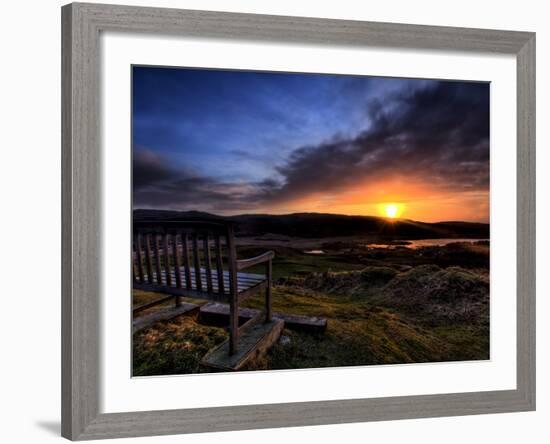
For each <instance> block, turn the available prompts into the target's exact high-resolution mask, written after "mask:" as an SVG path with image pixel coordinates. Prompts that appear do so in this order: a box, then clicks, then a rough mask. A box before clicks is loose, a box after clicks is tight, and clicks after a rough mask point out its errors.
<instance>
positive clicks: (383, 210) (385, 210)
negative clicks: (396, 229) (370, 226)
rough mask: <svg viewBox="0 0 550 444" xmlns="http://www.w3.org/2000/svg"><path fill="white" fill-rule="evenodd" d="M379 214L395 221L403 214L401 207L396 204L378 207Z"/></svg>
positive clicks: (385, 204)
mask: <svg viewBox="0 0 550 444" xmlns="http://www.w3.org/2000/svg"><path fill="white" fill-rule="evenodd" d="M379 211H380V214H381V215H382V216H384V217H387V218H388V219H396V218H398V217H399V216H401V213H403V205H401V204H398V203H384V204H381V205H379Z"/></svg>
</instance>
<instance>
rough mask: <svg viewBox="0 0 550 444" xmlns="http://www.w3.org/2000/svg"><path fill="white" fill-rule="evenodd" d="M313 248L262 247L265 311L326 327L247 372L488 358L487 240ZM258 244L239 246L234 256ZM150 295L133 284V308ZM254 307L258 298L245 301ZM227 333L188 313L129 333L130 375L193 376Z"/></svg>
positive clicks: (289, 335)
mask: <svg viewBox="0 0 550 444" xmlns="http://www.w3.org/2000/svg"><path fill="white" fill-rule="evenodd" d="M319 248H321V249H322V251H323V254H307V253H304V251H303V250H298V249H295V248H291V247H289V246H285V245H275V246H270V247H269V249H272V250H274V251H275V254H276V256H275V260H274V263H273V272H274V287H273V310H274V311H276V312H282V313H289V314H302V315H307V316H321V317H325V318H327V320H328V324H327V330H326V332H325V333H323V334H310V333H298V332H295V331H291V330H288V329H285V330H284V331H283V335H282V337H281V340H280V341H279V343H278V344H277V345H275V346H274V347H273V348H272V349H271V350H270V351H269V353H268V354H267V356H265V357H264V358H262V359H261V360H257V361H256V362H253V363H251V364H250V365H249V366H248V368H247V369H248V370H257V369H289V368H311V367H335V366H352V365H378V364H402V363H415V362H417V363H418V362H439V361H461V360H483V359H489V246H488V243H487V242H478V243H475V244H471V243H468V244H466V243H462V244H450V245H447V246H444V247H443V246H442V247H425V248H420V249H410V248H405V247H396V248H369V247H367V246H364V245H362V244H361V243H360V242H353V241H346V242H338V241H330V242H321V243H320V244H319ZM265 250H266V247H265V246H264V245H250V244H249V245H240V246H239V250H238V255H239V257H242V258H244V257H250V256H254V255H255V254H257V253H260V252H263V251H265ZM252 271H257V272H261V269H258V270H252ZM158 297H159V295H158V294H154V293H146V292H141V291H138V290H135V291H134V304H135V305H139V304H142V303H144V302H147V301H150V300H153V299H155V298H158ZM194 302H197V301H194ZM262 304H263V299H262V296H261V295H258V296H257V297H255V298H253V299H251V300H249V301H247V303H246V304H245V305H246V306H248V307H252V308H261V307H262ZM226 337H227V333H226V331H225V330H224V329H223V328H217V327H210V326H205V325H201V324H199V323H198V322H197V319H196V315H185V316H180V317H179V318H176V319H175V320H172V321H166V322H159V323H157V324H155V325H153V326H152V327H150V328H148V329H146V330H142V331H140V332H138V333H136V334H135V335H134V344H133V363H134V368H133V373H134V375H135V376H145V375H160V374H182V373H196V372H201V371H203V369H202V368H200V366H199V362H200V360H201V358H202V357H203V356H204V354H205V353H206V352H207V351H208V350H209V349H210V348H212V347H213V346H215V345H217V344H219V343H221V342H222V341H223V340H224V339H225V338H226Z"/></svg>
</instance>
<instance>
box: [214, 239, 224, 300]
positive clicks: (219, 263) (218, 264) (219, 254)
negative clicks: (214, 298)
mask: <svg viewBox="0 0 550 444" xmlns="http://www.w3.org/2000/svg"><path fill="white" fill-rule="evenodd" d="M214 244H215V247H216V272H217V273H218V293H219V294H223V292H224V291H225V288H224V283H223V256H222V254H223V252H222V242H221V239H220V235H219V234H216V235H214Z"/></svg>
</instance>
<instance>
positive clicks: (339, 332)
mask: <svg viewBox="0 0 550 444" xmlns="http://www.w3.org/2000/svg"><path fill="white" fill-rule="evenodd" d="M62 23H63V41H62V43H63V47H62V49H63V118H62V122H63V236H62V238H63V326H62V350H63V366H62V367H63V368H62V372H63V375H62V379H63V384H62V385H63V393H62V401H63V411H62V433H63V435H64V436H65V437H67V438H70V439H97V438H111V437H129V436H144V435H154V434H169V433H193V432H203V431H223V430H240V429H252V428H265V427H285V426H299V425H314V424H329V423H345V422H360V421H371V420H385V419H400V418H419V417H433V416H448V415H465V414H479V413H495V412H509V411H525V410H533V409H534V408H535V262H534V261H535V185H534V184H535V176H534V175H535V154H534V153H535V139H534V134H535V132H534V122H535V71H534V64H535V36H534V34H533V33H526V32H513V31H494V30H479V29H466V28H448V27H430V26H419V25H397V24H387V23H370V22H354V21H341V20H327V19H311V18H297V17H281V16H263V15H251V14H235V13H219V12H205V11H186V10H172V9H159V8H141V7H127V6H116V5H99V4H71V5H67V6H65V7H63V9H62Z"/></svg>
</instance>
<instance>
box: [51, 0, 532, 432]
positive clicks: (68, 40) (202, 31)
mask: <svg viewBox="0 0 550 444" xmlns="http://www.w3.org/2000/svg"><path fill="white" fill-rule="evenodd" d="M103 31H116V32H132V33H156V34H171V35H181V36H201V37H214V38H223V39H235V38H238V39H247V40H255V41H270V40H271V41H284V42H298V43H315V44H326V45H333V46H334V45H336V46H356V47H360V46H378V47H389V48H414V49H430V50H443V51H449V50H458V51H463V52H483V53H500V54H510V55H513V56H515V57H516V60H517V230H518V231H517V388H516V389H515V390H503V391H487V392H475V393H453V394H437V395H422V396H400V397H386V398H376V399H353V400H336V401H318V402H297V403H284V404H264V405H253V406H252V405H245V406H234V407H214V408H197V409H181V410H163V411H141V412H125V413H101V412H100V411H99V383H100V381H99V368H98V367H99V365H98V362H99V356H100V353H99V334H100V310H99V308H100V307H99V301H100V297H99V295H100V277H101V276H100V251H101V247H100V245H101V227H100V210H101V202H100V187H101V182H100V181H101V168H102V164H101V159H100V126H99V125H100V115H99V113H100V102H99V100H100V98H99V91H100V89H99V86H100V85H99V78H100V56H101V54H100V46H99V35H100V33H101V32H103ZM62 107H63V111H62V224H63V226H62V299H63V300H62V435H63V436H65V437H67V438H69V439H74V440H77V439H78V440H84V439H97V438H114V437H134V436H145V435H161V434H174V433H196V432H212V431H226V430H244V429H255V428H270V427H287V426H305V425H317V424H335V423H350V422H363V421H378V420H390V419H402V418H421V417H436V416H450V415H471V414H480V413H497V412H514V411H527V410H534V409H535V34H534V33H531V32H514V31H496V30H482V29H467V28H450V27H434V26H419V25H403V24H390V23H371V22H360V21H343V20H329V19H317V18H298V17H283V16H268V15H254V14H239V13H225V12H206V11H190V10H176V9H160V8H143V7H129V6H116V5H102V4H86V3H73V4H69V5H66V6H64V7H63V8H62ZM121 149H122V148H121Z"/></svg>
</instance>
